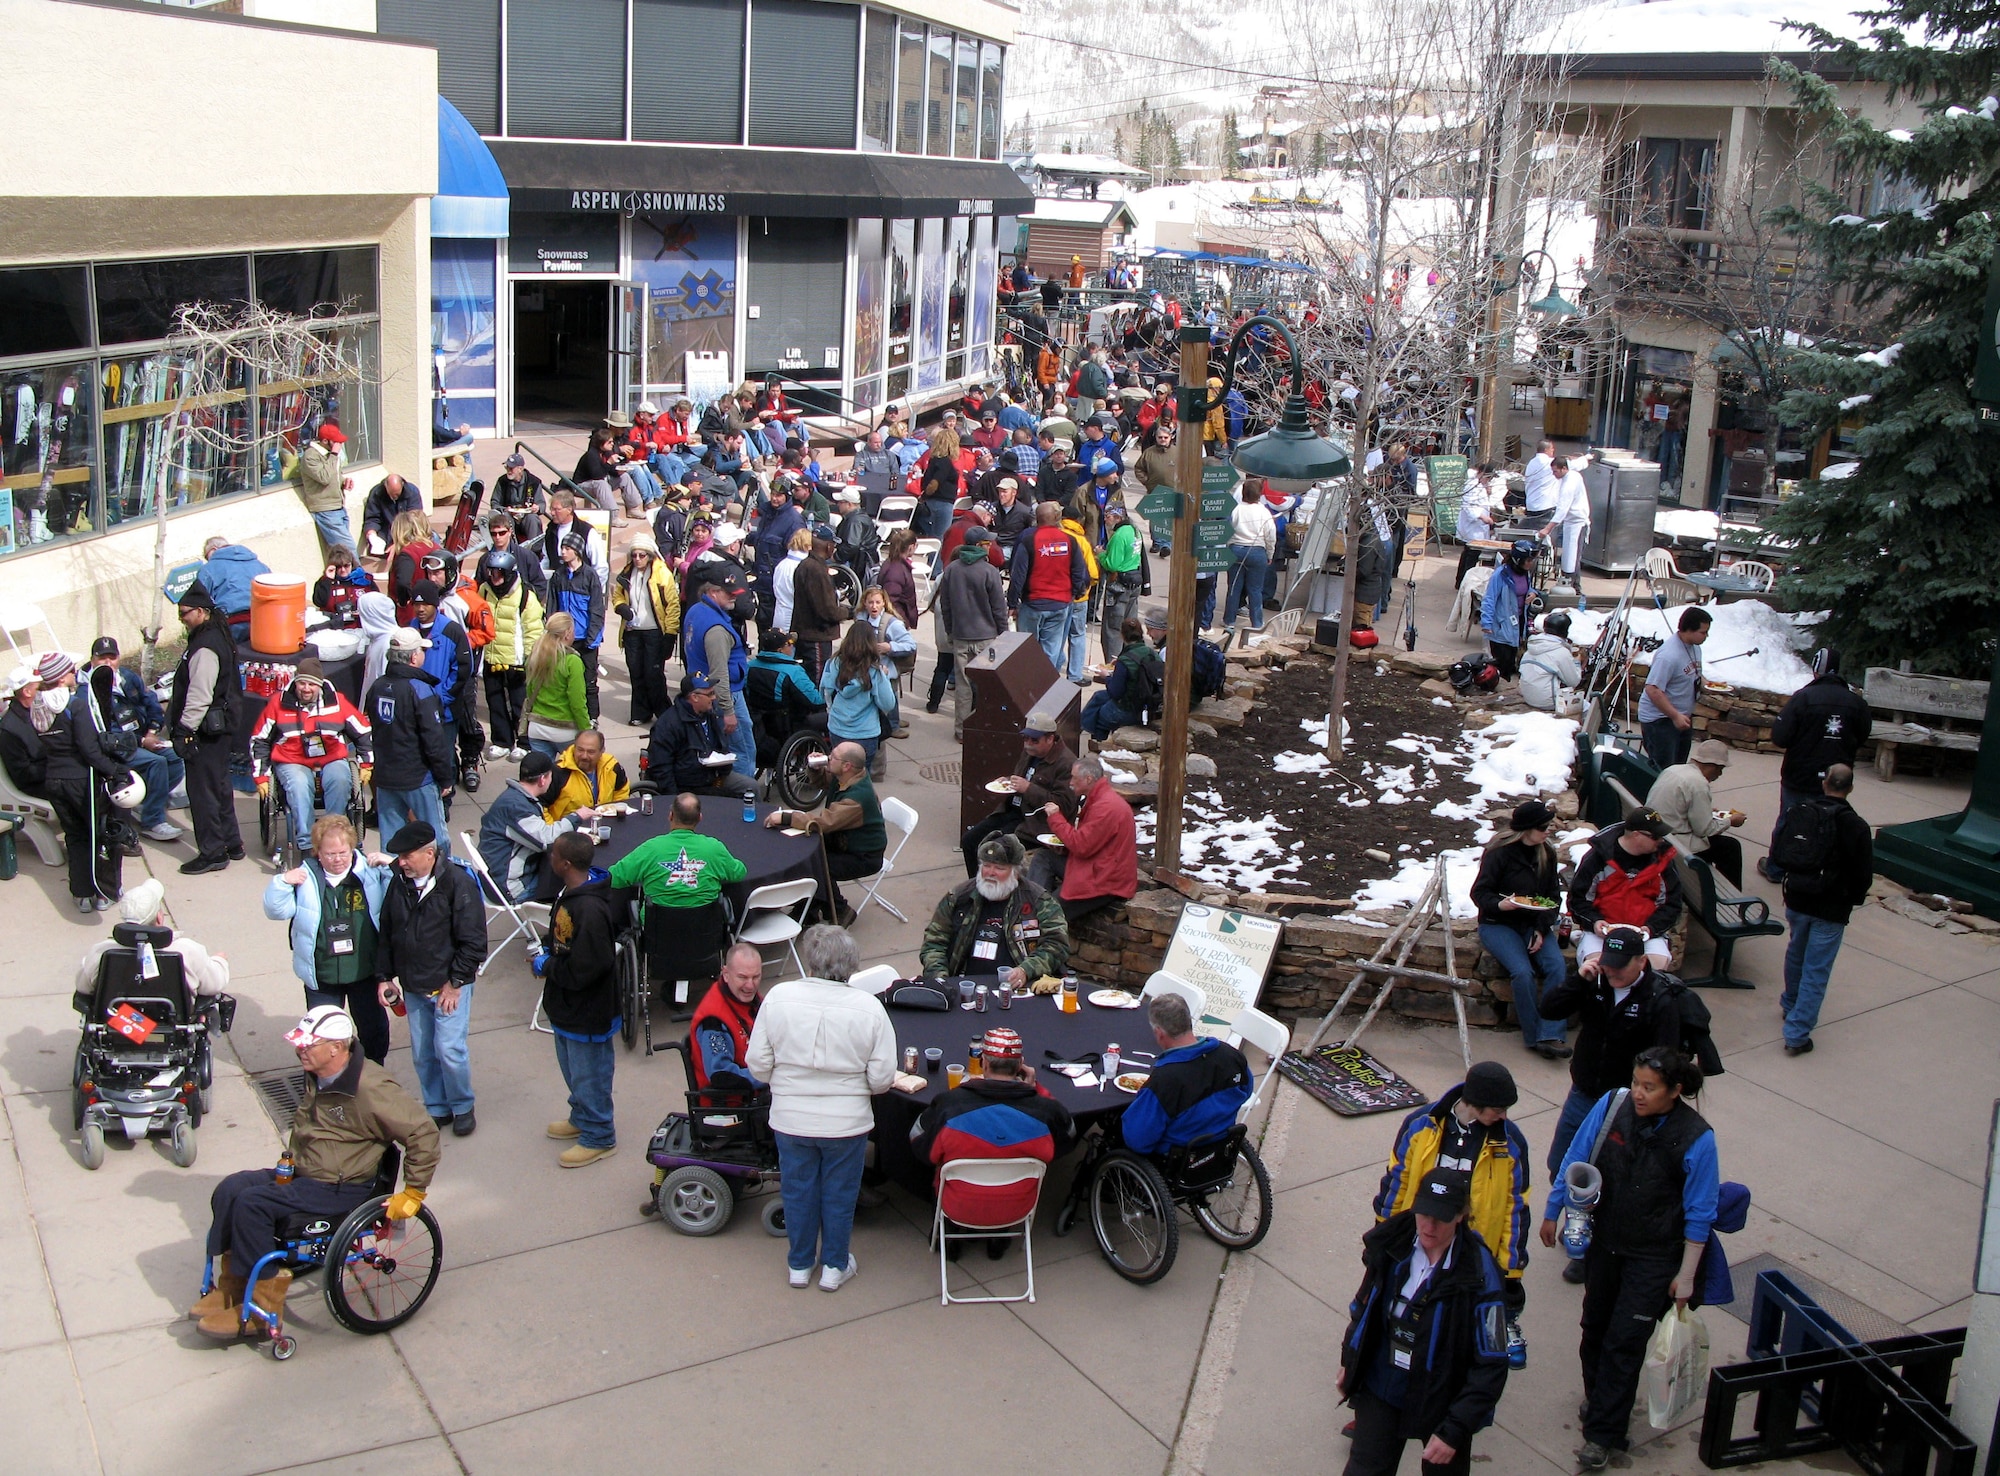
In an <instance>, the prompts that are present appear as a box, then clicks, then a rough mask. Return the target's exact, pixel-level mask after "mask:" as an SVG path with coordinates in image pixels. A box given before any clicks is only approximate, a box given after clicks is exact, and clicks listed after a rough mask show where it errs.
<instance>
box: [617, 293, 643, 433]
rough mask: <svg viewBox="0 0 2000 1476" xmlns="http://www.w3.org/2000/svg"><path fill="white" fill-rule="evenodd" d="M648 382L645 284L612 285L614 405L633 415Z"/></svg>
mask: <svg viewBox="0 0 2000 1476" xmlns="http://www.w3.org/2000/svg"><path fill="white" fill-rule="evenodd" d="M645 384H646V284H645V283H644V282H613V283H612V284H611V408H612V409H614V410H622V411H624V412H625V413H626V414H627V415H630V414H631V413H632V411H633V409H634V408H635V407H636V406H637V405H638V403H639V400H640V397H641V394H642V392H643V387H644V386H645Z"/></svg>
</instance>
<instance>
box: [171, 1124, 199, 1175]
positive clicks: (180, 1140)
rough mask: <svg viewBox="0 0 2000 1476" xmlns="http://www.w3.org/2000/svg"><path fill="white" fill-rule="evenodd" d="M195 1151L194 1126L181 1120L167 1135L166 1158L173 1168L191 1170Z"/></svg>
mask: <svg viewBox="0 0 2000 1476" xmlns="http://www.w3.org/2000/svg"><path fill="white" fill-rule="evenodd" d="M196 1151H197V1149H196V1146H195V1137H194V1124H193V1123H191V1122H189V1121H188V1120H187V1119H186V1118H183V1119H181V1121H179V1122H177V1123H175V1124H174V1128H173V1131H172V1132H171V1133H169V1134H167V1157H169V1158H171V1159H172V1160H173V1161H174V1167H175V1168H193V1167H194V1159H195V1153H196Z"/></svg>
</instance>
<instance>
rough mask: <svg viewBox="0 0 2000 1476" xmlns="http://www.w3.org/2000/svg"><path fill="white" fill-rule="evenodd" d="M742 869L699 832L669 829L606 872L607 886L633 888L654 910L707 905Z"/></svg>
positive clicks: (711, 838)
mask: <svg viewBox="0 0 2000 1476" xmlns="http://www.w3.org/2000/svg"><path fill="white" fill-rule="evenodd" d="M745 874H746V868H745V867H744V865H743V863H742V862H741V861H738V860H737V859H736V858H735V857H734V856H732V855H730V854H729V847H727V846H725V845H724V844H723V843H722V842H721V841H719V840H717V839H716V838H715V837H714V836H712V835H703V834H702V833H701V832H700V831H698V830H670V831H668V832H667V833H666V834H665V835H656V836H654V837H653V838H652V839H651V840H649V841H644V842H642V843H641V844H640V845H639V846H637V847H636V848H635V849H634V850H633V851H632V853H631V854H630V855H628V856H626V857H625V859H624V860H622V861H620V862H618V863H617V865H615V866H613V867H612V868H611V885H612V886H614V887H636V888H638V890H639V895H640V896H642V897H644V898H645V899H646V901H647V902H648V903H649V904H651V905H653V906H656V907H706V906H707V905H708V904H709V903H711V902H713V901H714V900H715V899H716V898H717V897H719V896H721V895H722V888H723V886H724V885H725V884H726V883H729V882H738V881H742V880H743V878H744V876H745Z"/></svg>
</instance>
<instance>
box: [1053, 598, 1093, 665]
mask: <svg viewBox="0 0 2000 1476" xmlns="http://www.w3.org/2000/svg"><path fill="white" fill-rule="evenodd" d="M1089 654H1090V601H1089V600H1078V601H1076V602H1075V603H1074V604H1072V605H1071V606H1070V607H1069V669H1068V670H1067V671H1064V672H1063V674H1064V675H1065V676H1067V677H1068V678H1069V679H1070V680H1071V681H1073V682H1076V683H1079V684H1081V683H1082V681H1083V658H1084V657H1085V656H1087V655H1089ZM1062 667H1063V663H1062V662H1060V661H1058V662H1057V663H1056V669H1057V670H1059V671H1061V670H1062Z"/></svg>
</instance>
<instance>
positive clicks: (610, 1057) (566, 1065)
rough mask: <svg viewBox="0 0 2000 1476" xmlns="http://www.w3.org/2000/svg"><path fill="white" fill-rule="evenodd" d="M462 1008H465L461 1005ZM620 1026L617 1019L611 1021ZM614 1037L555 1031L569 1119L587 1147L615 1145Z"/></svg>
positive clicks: (613, 1026)
mask: <svg viewBox="0 0 2000 1476" xmlns="http://www.w3.org/2000/svg"><path fill="white" fill-rule="evenodd" d="M460 1008H461V1009H462V1008H464V1007H463V1006H460ZM612 1028H613V1029H614V1030H615V1029H617V1022H616V1021H614V1022H612ZM616 1046H617V1042H616V1040H614V1039H609V1038H607V1039H605V1040H576V1039H573V1038H572V1037H570V1036H567V1035H563V1034H561V1033H560V1032H558V1033H557V1035H556V1065H558V1066H559V1067H561V1068H562V1075H563V1084H564V1085H565V1086H567V1087H568V1088H569V1120H570V1122H571V1123H572V1124H573V1125H574V1126H575V1128H576V1131H577V1135H578V1136H577V1142H579V1143H581V1144H582V1145H583V1146H584V1147H586V1148H614V1147H616V1146H617V1144H618V1127H617V1124H616V1123H614V1122H613V1121H612V1119H611V1073H612V1070H613V1069H614V1068H615V1067H616V1065H617V1063H618V1053H617V1050H616V1049H615V1048H616Z"/></svg>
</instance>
